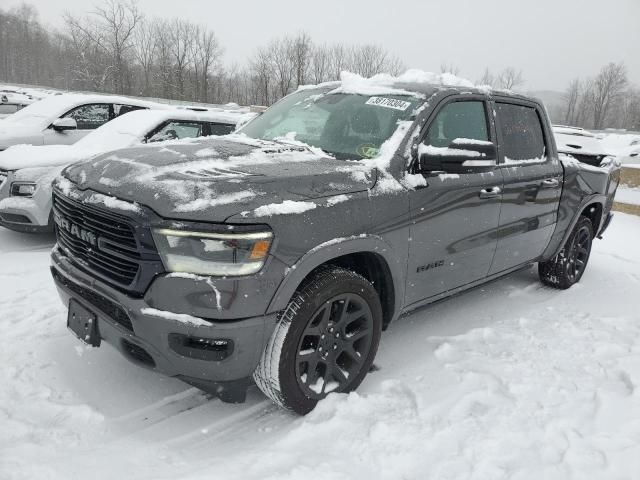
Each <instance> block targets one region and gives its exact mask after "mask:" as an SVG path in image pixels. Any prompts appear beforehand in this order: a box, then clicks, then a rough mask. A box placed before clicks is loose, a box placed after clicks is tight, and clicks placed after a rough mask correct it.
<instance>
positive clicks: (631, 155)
mask: <svg viewBox="0 0 640 480" xmlns="http://www.w3.org/2000/svg"><path fill="white" fill-rule="evenodd" d="M617 158H618V160H619V161H620V163H622V164H623V165H629V164H640V140H634V141H633V142H631V145H629V146H628V147H626V148H623V149H621V150H620V152H619V153H618V157H617Z"/></svg>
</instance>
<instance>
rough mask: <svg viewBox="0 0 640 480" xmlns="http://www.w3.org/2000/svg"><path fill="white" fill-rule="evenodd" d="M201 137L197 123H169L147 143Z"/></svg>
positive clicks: (200, 127)
mask: <svg viewBox="0 0 640 480" xmlns="http://www.w3.org/2000/svg"><path fill="white" fill-rule="evenodd" d="M201 136H202V124H201V123H197V122H180V121H170V122H167V123H166V124H165V125H164V126H162V127H160V129H158V130H157V131H156V132H154V133H153V134H152V135H151V136H150V138H149V142H164V141H166V140H180V139H183V138H196V137H201Z"/></svg>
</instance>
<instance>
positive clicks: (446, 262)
mask: <svg viewBox="0 0 640 480" xmlns="http://www.w3.org/2000/svg"><path fill="white" fill-rule="evenodd" d="M487 106H488V103H487V101H486V100H485V98H484V97H483V96H480V95H478V96H475V95H462V96H456V97H453V98H450V99H448V100H446V103H445V104H444V105H440V106H439V107H438V109H437V111H436V112H435V113H434V114H433V115H432V117H431V118H432V120H430V122H429V124H428V126H427V129H426V132H425V134H424V136H423V138H422V140H421V142H422V143H423V144H425V145H427V146H432V147H438V148H443V147H448V146H449V145H451V144H452V143H453V142H454V140H455V139H458V138H464V139H471V140H479V141H485V142H486V141H491V142H494V143H495V131H494V129H493V122H492V121H491V119H490V117H489V115H488V114H487V113H488V109H487ZM470 160H473V157H470ZM422 176H423V177H424V180H425V182H424V183H425V185H417V186H416V187H414V188H413V190H412V191H411V192H410V193H409V201H410V209H411V217H412V225H411V230H410V231H411V233H410V235H411V238H410V239H409V240H410V242H409V261H408V273H407V288H406V299H405V302H406V304H407V305H410V304H415V303H418V302H420V301H421V300H424V299H427V298H429V297H433V296H436V295H438V294H440V293H443V292H445V291H447V290H451V289H454V288H457V287H460V286H463V285H465V284H468V283H471V282H474V281H476V280H479V279H482V278H484V277H486V275H487V273H488V271H489V267H490V266H491V261H492V259H493V255H494V253H495V249H496V234H497V228H498V218H499V215H500V201H501V195H500V189H501V187H502V177H501V173H500V171H499V170H497V169H496V168H493V169H492V168H491V167H489V168H486V169H484V170H483V171H482V172H468V173H456V174H452V173H447V172H442V171H441V172H430V173H429V172H425V173H422ZM492 192H494V193H492Z"/></svg>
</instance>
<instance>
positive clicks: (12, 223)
mask: <svg viewBox="0 0 640 480" xmlns="http://www.w3.org/2000/svg"><path fill="white" fill-rule="evenodd" d="M11 182H12V174H9V178H8V179H7V180H6V181H5V182H4V184H3V185H2V186H1V187H0V224H1V225H3V226H4V227H7V228H9V229H11V230H17V231H19V232H53V216H52V215H51V193H52V191H51V188H50V187H49V186H48V185H39V186H38V189H37V190H36V193H35V194H34V196H33V197H12V196H10V193H9V190H10V187H11Z"/></svg>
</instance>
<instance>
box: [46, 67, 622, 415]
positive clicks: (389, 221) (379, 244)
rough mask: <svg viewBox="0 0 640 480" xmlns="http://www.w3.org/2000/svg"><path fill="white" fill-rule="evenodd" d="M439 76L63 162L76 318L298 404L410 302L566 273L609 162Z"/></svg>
mask: <svg viewBox="0 0 640 480" xmlns="http://www.w3.org/2000/svg"><path fill="white" fill-rule="evenodd" d="M433 78H434V76H433V75H431V74H426V73H424V72H416V71H412V72H407V74H406V76H405V77H403V78H398V79H393V78H390V77H388V76H377V77H374V78H372V79H369V80H365V79H362V78H360V77H357V78H349V77H347V80H346V81H345V82H342V83H338V82H335V83H330V84H325V85H320V86H318V87H316V88H310V87H305V89H301V90H299V91H297V92H295V93H293V94H291V95H289V96H288V97H285V98H284V99H282V100H280V101H279V102H278V103H276V104H275V105H273V106H272V107H270V108H269V109H267V110H266V111H265V112H264V113H263V114H262V115H261V116H260V117H257V118H256V119H254V120H252V121H251V122H249V123H248V124H247V125H245V126H244V127H243V128H242V129H241V130H240V131H239V134H237V135H229V136H226V137H221V138H211V139H198V140H195V141H194V142H192V143H189V144H180V145H172V146H171V147H170V148H152V147H146V148H141V147H138V148H131V149H126V150H121V151H119V152H116V155H113V154H103V155H100V156H98V157H95V158H93V159H92V160H91V162H85V163H83V164H81V165H73V166H71V167H69V168H67V169H65V171H64V172H63V174H62V175H61V176H60V177H59V178H58V179H57V180H56V183H55V184H54V198H53V205H54V218H55V224H56V234H57V240H58V243H57V246H56V247H55V248H54V249H53V251H52V269H51V271H52V275H53V277H54V279H55V282H56V285H57V287H58V290H59V292H60V295H61V298H62V300H63V302H64V303H65V305H67V306H68V307H69V314H68V323H67V325H68V326H69V328H70V330H71V331H72V332H74V334H75V335H77V336H78V337H79V338H80V339H82V340H83V341H84V342H87V343H89V344H90V345H93V346H96V347H97V346H100V345H101V343H102V342H105V343H108V344H110V345H112V346H113V347H114V348H116V349H118V350H119V351H120V352H121V353H122V354H123V355H125V356H126V357H127V358H128V359H129V360H131V361H132V362H134V363H135V364H137V365H141V366H144V367H147V368H151V369H154V370H155V371H157V372H162V373H165V374H167V375H170V376H174V377H177V378H180V379H182V380H184V381H186V382H188V383H190V384H192V385H195V386H197V387H199V388H202V389H204V390H207V391H209V392H212V393H213V394H215V395H218V396H219V397H220V398H221V399H223V400H224V401H231V402H238V401H242V400H243V399H244V398H245V394H246V389H247V386H248V385H249V384H250V383H251V379H252V378H253V380H255V383H256V384H257V385H258V387H259V388H260V389H262V391H263V392H264V393H265V394H266V395H267V396H268V397H270V398H271V399H272V400H273V401H274V402H276V403H277V404H279V405H281V406H283V407H285V408H288V409H291V410H293V411H295V412H297V413H301V414H304V413H307V412H309V411H310V410H311V409H312V408H314V406H315V405H316V403H317V402H318V401H319V400H320V399H322V398H324V397H325V396H326V395H327V394H328V393H329V392H348V391H351V390H354V389H355V388H357V387H358V385H359V384H360V382H362V380H363V379H364V377H365V376H366V375H367V373H368V372H369V371H370V369H371V367H372V364H373V360H374V358H375V355H376V351H377V348H378V343H379V341H380V336H381V333H382V330H383V329H384V328H386V327H387V326H388V325H389V323H390V322H392V321H394V319H397V318H398V317H399V316H400V315H402V314H404V313H406V312H409V311H411V310H413V309H416V308H419V307H421V306H423V305H426V304H428V303H430V302H434V301H436V300H439V299H441V298H443V297H446V296H450V295H453V294H456V293H458V292H461V291H462V290H465V289H469V288H471V287H474V286H477V285H480V284H482V283H484V282H487V281H489V280H492V279H495V278H497V277H500V276H502V275H505V274H508V273H510V272H514V271H517V270H519V269H521V268H523V267H525V266H527V265H530V264H532V263H536V262H538V266H539V275H540V279H541V281H542V282H543V283H544V284H546V285H549V286H551V287H555V288H559V289H566V288H569V287H571V285H573V284H575V283H576V282H578V281H579V280H580V278H581V277H582V275H583V273H584V272H585V268H586V266H587V262H588V259H589V252H590V250H591V244H592V240H593V239H594V238H596V237H599V236H600V235H602V233H603V232H604V231H605V229H606V228H607V225H608V224H609V221H610V219H611V213H610V210H611V207H612V204H613V195H614V193H615V190H616V188H617V186H618V180H619V169H618V168H617V165H611V166H610V168H593V167H590V166H588V165H585V164H583V163H580V162H579V161H577V160H575V159H567V160H566V161H560V160H559V158H558V152H557V149H556V144H555V141H554V139H553V135H552V133H551V125H550V124H549V121H548V117H547V115H546V113H545V110H544V107H543V106H542V104H541V103H540V102H538V101H536V100H533V99H530V98H527V97H524V96H520V95H515V94H506V93H500V92H491V94H489V92H487V90H486V89H475V88H472V87H471V86H469V85H466V84H464V85H462V86H458V87H455V86H446V85H442V84H433V83H431V82H432V80H431V79H433ZM489 112H494V114H493V115H490V114H489Z"/></svg>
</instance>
